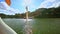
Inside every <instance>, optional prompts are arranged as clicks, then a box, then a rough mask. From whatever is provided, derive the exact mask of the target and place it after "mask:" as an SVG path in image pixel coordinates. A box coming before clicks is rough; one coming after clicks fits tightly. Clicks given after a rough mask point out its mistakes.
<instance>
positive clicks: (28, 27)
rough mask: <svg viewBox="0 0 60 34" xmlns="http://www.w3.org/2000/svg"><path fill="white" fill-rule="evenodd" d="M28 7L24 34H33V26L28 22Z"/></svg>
mask: <svg viewBox="0 0 60 34" xmlns="http://www.w3.org/2000/svg"><path fill="white" fill-rule="evenodd" d="M28 20H29V19H28V7H27V6H26V23H25V26H24V33H23V34H32V26H31V25H30V23H29V21H28Z"/></svg>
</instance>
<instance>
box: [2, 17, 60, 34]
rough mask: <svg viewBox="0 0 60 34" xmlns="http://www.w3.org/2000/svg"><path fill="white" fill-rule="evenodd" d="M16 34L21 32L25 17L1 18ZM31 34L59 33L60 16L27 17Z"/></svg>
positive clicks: (21, 33)
mask: <svg viewBox="0 0 60 34" xmlns="http://www.w3.org/2000/svg"><path fill="white" fill-rule="evenodd" d="M3 21H4V22H5V23H6V24H7V25H9V26H10V27H11V28H12V29H14V30H15V31H16V32H17V33H18V34H23V32H24V26H25V24H26V19H3ZM28 21H29V24H30V25H31V26H32V32H33V34H60V18H41V19H29V20H28Z"/></svg>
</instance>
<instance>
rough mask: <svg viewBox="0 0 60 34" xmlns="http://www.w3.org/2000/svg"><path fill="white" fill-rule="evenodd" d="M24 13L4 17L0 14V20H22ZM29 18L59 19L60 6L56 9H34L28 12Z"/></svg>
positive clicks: (4, 15)
mask: <svg viewBox="0 0 60 34" xmlns="http://www.w3.org/2000/svg"><path fill="white" fill-rule="evenodd" d="M25 14H26V13H22V14H15V15H6V14H2V13H1V14H0V17H2V18H24V17H26V15H25ZM28 14H29V17H34V18H60V6H59V7H57V8H54V7H53V8H48V9H47V8H39V9H36V10H35V11H33V12H30V11H29V12H28Z"/></svg>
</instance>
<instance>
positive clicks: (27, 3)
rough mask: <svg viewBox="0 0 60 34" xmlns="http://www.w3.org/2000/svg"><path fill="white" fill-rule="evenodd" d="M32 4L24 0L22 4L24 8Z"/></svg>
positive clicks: (29, 0)
mask: <svg viewBox="0 0 60 34" xmlns="http://www.w3.org/2000/svg"><path fill="white" fill-rule="evenodd" d="M31 3H32V0H23V2H22V4H23V5H24V6H28V5H30V4H31Z"/></svg>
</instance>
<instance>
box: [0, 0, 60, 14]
mask: <svg viewBox="0 0 60 34" xmlns="http://www.w3.org/2000/svg"><path fill="white" fill-rule="evenodd" d="M26 6H28V10H29V11H31V12H33V11H34V10H36V9H38V8H51V7H58V6H60V0H11V5H10V6H8V5H7V4H6V3H5V0H0V13H4V14H7V15H14V14H16V13H25V12H26V9H25V8H26Z"/></svg>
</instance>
